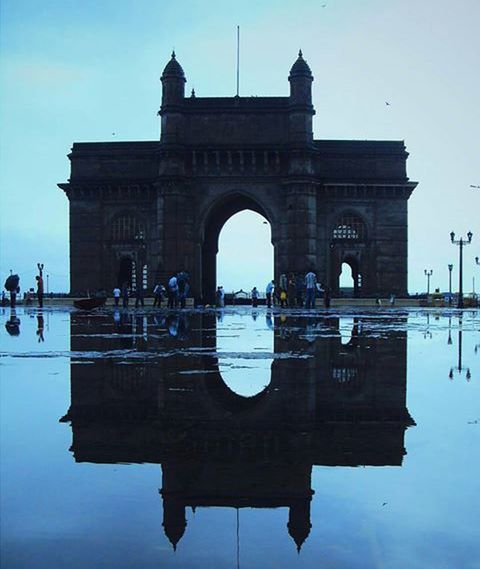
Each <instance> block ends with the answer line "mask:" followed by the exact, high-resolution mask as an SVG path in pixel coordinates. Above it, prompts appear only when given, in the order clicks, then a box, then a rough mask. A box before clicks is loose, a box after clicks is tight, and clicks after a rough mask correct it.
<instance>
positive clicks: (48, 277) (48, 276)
mask: <svg viewBox="0 0 480 569" xmlns="http://www.w3.org/2000/svg"><path fill="white" fill-rule="evenodd" d="M49 279H50V275H47V294H48V293H49V288H48V281H49Z"/></svg>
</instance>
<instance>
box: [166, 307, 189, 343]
mask: <svg viewBox="0 0 480 569" xmlns="http://www.w3.org/2000/svg"><path fill="white" fill-rule="evenodd" d="M165 326H166V328H167V330H168V333H169V335H170V336H172V337H174V338H178V339H179V340H186V339H187V338H188V328H189V326H188V320H187V317H186V315H185V314H184V313H182V312H181V313H172V314H169V315H168V316H167V317H166V319H165Z"/></svg>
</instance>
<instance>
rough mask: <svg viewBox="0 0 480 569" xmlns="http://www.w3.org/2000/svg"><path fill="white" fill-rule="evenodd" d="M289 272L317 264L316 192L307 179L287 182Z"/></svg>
mask: <svg viewBox="0 0 480 569" xmlns="http://www.w3.org/2000/svg"><path fill="white" fill-rule="evenodd" d="M286 219H287V225H286V237H287V262H288V267H285V268H286V270H287V271H288V272H290V271H293V272H300V273H306V272H308V270H309V269H310V268H313V269H314V270H316V267H317V193H316V188H315V186H314V185H313V184H311V183H309V182H299V183H289V184H288V186H287V190H286Z"/></svg>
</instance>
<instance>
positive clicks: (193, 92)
mask: <svg viewBox="0 0 480 569" xmlns="http://www.w3.org/2000/svg"><path fill="white" fill-rule="evenodd" d="M191 97H192V99H195V88H193V89H192V95H191Z"/></svg>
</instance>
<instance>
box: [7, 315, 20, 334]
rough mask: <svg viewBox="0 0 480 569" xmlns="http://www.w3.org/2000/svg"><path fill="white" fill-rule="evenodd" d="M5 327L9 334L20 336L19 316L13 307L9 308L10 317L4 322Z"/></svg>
mask: <svg viewBox="0 0 480 569" xmlns="http://www.w3.org/2000/svg"><path fill="white" fill-rule="evenodd" d="M5 329H6V330H7V332H8V333H9V334H10V336H20V318H18V316H17V313H16V311H15V309H12V310H10V318H9V320H8V321H7V322H6V323H5Z"/></svg>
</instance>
